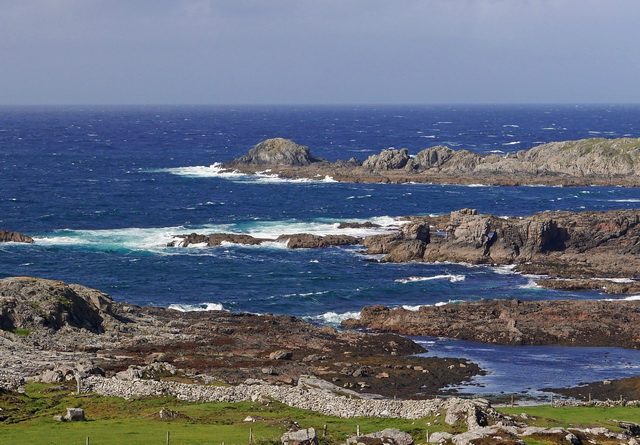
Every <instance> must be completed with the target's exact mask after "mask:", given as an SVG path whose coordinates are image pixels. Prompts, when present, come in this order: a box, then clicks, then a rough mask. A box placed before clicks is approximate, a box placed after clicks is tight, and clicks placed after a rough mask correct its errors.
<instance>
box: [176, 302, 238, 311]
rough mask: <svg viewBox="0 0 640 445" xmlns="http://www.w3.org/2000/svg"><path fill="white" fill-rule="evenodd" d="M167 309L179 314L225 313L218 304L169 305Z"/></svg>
mask: <svg viewBox="0 0 640 445" xmlns="http://www.w3.org/2000/svg"><path fill="white" fill-rule="evenodd" d="M169 309H173V310H176V311H180V312H200V311H226V309H225V308H224V307H223V306H222V305H221V304H220V303H200V304H180V303H174V304H170V305H169Z"/></svg>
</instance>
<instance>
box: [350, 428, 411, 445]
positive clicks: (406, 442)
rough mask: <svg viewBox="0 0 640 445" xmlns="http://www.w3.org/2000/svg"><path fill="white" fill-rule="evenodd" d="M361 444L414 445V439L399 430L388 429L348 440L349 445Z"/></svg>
mask: <svg viewBox="0 0 640 445" xmlns="http://www.w3.org/2000/svg"><path fill="white" fill-rule="evenodd" d="M367 439H368V440H367ZM371 439H374V440H371ZM359 443H366V444H368V445H374V444H375V445H413V437H411V435H410V434H407V433H405V432H404V431H400V430H399V429H397V428H386V429H384V430H382V431H376V432H375V433H371V434H365V435H362V436H356V437H351V438H349V439H348V440H347V444H348V445H350V444H353V445H355V444H359Z"/></svg>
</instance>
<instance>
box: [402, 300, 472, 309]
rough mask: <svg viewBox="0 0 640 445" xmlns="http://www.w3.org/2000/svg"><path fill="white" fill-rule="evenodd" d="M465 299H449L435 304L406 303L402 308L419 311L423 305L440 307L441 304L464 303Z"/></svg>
mask: <svg viewBox="0 0 640 445" xmlns="http://www.w3.org/2000/svg"><path fill="white" fill-rule="evenodd" d="M463 301H464V300H447V301H438V302H437V303H435V304H417V305H415V306H411V305H407V304H405V305H402V308H403V309H406V310H408V311H411V312H418V311H419V310H420V308H421V307H430V306H435V307H440V306H446V305H447V304H458V303H462V302H463Z"/></svg>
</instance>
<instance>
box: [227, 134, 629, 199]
mask: <svg viewBox="0 0 640 445" xmlns="http://www.w3.org/2000/svg"><path fill="white" fill-rule="evenodd" d="M223 167H224V168H225V169H226V170H228V171H236V172H241V173H247V174H254V173H258V172H264V171H265V170H268V172H269V173H270V174H275V175H278V176H280V177H283V178H307V179H314V180H318V179H322V178H326V177H331V178H333V180H336V181H340V182H358V183H407V182H416V183H437V184H484V185H508V186H516V185H562V186H586V185H620V186H627V187H637V186H640V139H633V138H621V139H582V140H578V141H564V142H551V143H548V144H543V145H539V146H536V147H533V148H532V149H530V150H521V151H519V152H517V153H510V154H508V155H507V156H505V157H502V156H499V155H496V154H490V155H478V154H475V153H472V152H470V151H468V150H453V149H451V148H449V147H445V146H435V147H430V148H427V149H425V150H422V151H421V152H419V153H418V154H416V155H415V156H410V155H409V153H408V150H407V149H406V148H403V149H401V150H395V149H392V150H383V151H382V152H381V153H380V154H378V155H372V156H369V157H368V158H367V159H366V160H364V161H361V160H359V159H356V158H351V159H349V160H347V161H336V162H329V161H326V160H324V159H322V158H319V157H316V156H314V155H312V154H311V152H310V150H309V147H305V146H302V145H298V144H296V143H295V142H293V141H291V140H288V139H283V138H273V139H268V140H265V141H263V142H260V143H259V144H257V145H255V146H254V147H253V148H251V149H250V150H249V152H248V153H247V154H246V155H244V156H241V157H239V158H236V159H234V160H233V161H230V162H227V163H225V164H223Z"/></svg>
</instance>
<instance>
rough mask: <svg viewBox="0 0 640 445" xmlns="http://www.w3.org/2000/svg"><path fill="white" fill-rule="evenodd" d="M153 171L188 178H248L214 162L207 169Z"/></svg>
mask: <svg viewBox="0 0 640 445" xmlns="http://www.w3.org/2000/svg"><path fill="white" fill-rule="evenodd" d="M155 171H160V172H167V173H171V174H172V175H178V176H187V177H190V178H214V177H221V178H241V177H246V176H248V175H246V174H244V173H240V172H237V171H231V170H227V169H225V168H224V167H223V166H222V164H221V163H220V162H215V163H213V164H211V165H209V166H208V167H207V166H205V165H196V166H193V167H174V168H162V169H158V170H155Z"/></svg>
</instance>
